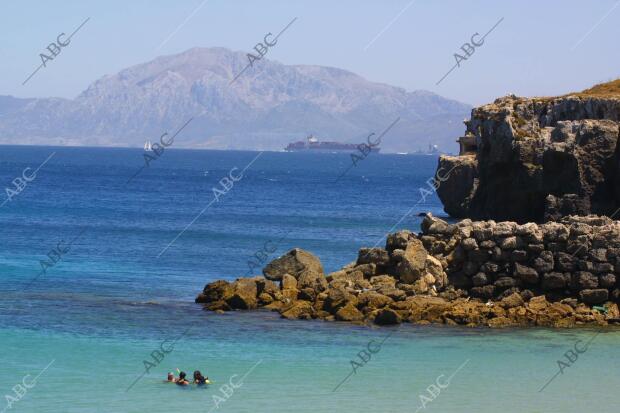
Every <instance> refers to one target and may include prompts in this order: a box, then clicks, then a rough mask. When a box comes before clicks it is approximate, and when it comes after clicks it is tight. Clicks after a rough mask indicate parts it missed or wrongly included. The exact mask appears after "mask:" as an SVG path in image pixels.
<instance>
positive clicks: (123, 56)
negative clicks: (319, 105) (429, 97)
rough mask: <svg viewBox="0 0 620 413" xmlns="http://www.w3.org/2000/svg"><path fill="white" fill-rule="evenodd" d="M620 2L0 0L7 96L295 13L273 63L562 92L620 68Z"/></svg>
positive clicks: (457, 92)
mask: <svg viewBox="0 0 620 413" xmlns="http://www.w3.org/2000/svg"><path fill="white" fill-rule="evenodd" d="M619 6H620V0H590V1H587V2H586V1H583V0H581V1H573V0H538V1H534V0H518V1H517V0H514V1H507V0H488V1H487V0H471V1H466V0H460V1H459V0H444V1H442V0H384V1H370V0H357V1H354V0H298V1H294V0H289V1H285V0H255V1H249V0H151V1H147V0H124V1H118V0H105V1H104V0H101V1H94V0H82V1H76V0H64V1H56V2H51V1H43V0H39V1H35V0H19V1H18V0H3V1H2V2H1V3H0V30H1V31H2V39H3V42H1V43H0V59H1V60H2V76H0V95H12V96H16V97H64V98H74V97H76V96H77V95H78V94H79V93H80V92H82V91H83V90H85V89H86V88H87V87H88V85H89V84H90V83H92V82H93V81H95V80H97V79H99V78H101V77H102V76H105V75H111V74H115V73H116V72H118V71H120V70H121V69H124V68H126V67H129V66H132V65H136V64H139V63H144V62H147V61H150V60H152V59H154V58H155V57H157V56H161V55H170V54H176V53H180V52H182V51H185V50H187V49H190V48H192V47H212V46H220V47H226V48H229V49H232V50H239V51H244V52H248V53H249V52H251V51H252V48H253V47H254V45H256V43H258V42H260V41H261V40H262V39H263V37H264V35H265V34H266V33H268V32H272V33H277V32H279V31H280V30H282V29H283V28H284V27H285V26H286V25H287V24H288V23H289V22H291V21H292V20H293V19H294V18H297V19H296V20H295V21H294V23H293V24H292V25H291V26H290V27H289V28H288V29H287V30H286V31H285V32H284V33H283V34H282V36H281V37H280V39H279V41H278V47H274V48H272V49H271V50H270V51H269V56H268V58H270V59H273V60H277V61H279V62H281V63H284V64H312V65H322V66H332V67H338V68H342V69H346V70H350V71H352V72H354V73H357V74H359V75H361V76H363V77H364V78H366V79H368V80H371V81H375V82H381V83H387V84H390V85H394V86H399V87H402V88H405V89H407V90H409V91H413V90H417V89H425V90H429V91H432V92H435V93H437V94H439V95H442V96H445V97H448V98H451V99H456V100H459V101H461V102H465V103H469V104H472V105H481V104H484V103H488V102H491V101H493V100H494V99H495V98H497V97H499V96H503V95H506V94H509V93H514V94H516V95H519V96H550V95H559V94H565V93H568V92H571V91H579V90H582V89H585V88H587V87H589V86H591V85H593V84H596V83H601V82H605V81H608V80H611V79H614V78H616V77H619V76H620V74H619V73H620V69H619V68H620V53H618V48H617V42H618V38H619V35H620V24H618V22H619V21H620V7H619ZM87 19H88V20H87ZM85 21H86V23H85V24H84V25H83V26H82V27H81V28H80V29H79V30H78V32H77V33H75V34H74V36H73V37H72V38H71V42H70V44H69V45H67V46H66V47H63V48H61V49H60V53H58V55H57V56H55V57H54V58H53V60H49V61H47V62H46V65H45V67H42V68H41V69H40V70H39V71H37V72H36V73H35V75H34V76H32V78H30V79H29V80H28V81H27V82H26V83H25V84H22V83H23V82H24V81H25V80H26V79H27V78H28V77H29V76H30V74H31V73H32V72H33V71H34V70H35V69H36V68H37V67H38V66H39V65H40V64H41V58H40V57H39V55H40V53H46V54H48V55H49V52H47V51H46V47H47V46H48V45H49V44H50V43H52V42H55V41H56V39H57V37H58V35H59V34H61V33H65V36H64V37H62V36H61V38H60V40H63V39H66V37H67V36H68V35H69V34H70V33H72V32H73V31H74V30H76V29H77V28H78V27H79V26H80V25H81V24H82V23H83V22H85ZM491 29H493V30H492V31H491V32H490V33H489V34H488V35H487V36H486V37H485V38H484V42H483V43H482V44H481V45H480V46H477V47H475V48H470V47H467V46H465V50H468V51H469V53H470V54H469V55H467V54H466V53H465V52H464V51H463V50H462V49H461V47H462V46H463V45H464V44H465V43H470V44H471V43H472V36H474V37H473V40H474V41H476V43H478V44H480V43H481V40H480V39H481V37H482V36H484V34H485V33H487V32H488V31H489V30H491ZM475 33H478V35H475ZM457 53H458V54H459V55H460V56H462V57H463V58H462V59H461V58H458V57H455V54H457ZM457 60H459V62H458V65H456V61H457ZM455 65H456V67H454V66H455ZM453 67H454V69H453V70H452V71H451V72H450V73H449V74H448V75H447V76H446V77H445V78H444V79H443V80H441V82H439V84H438V81H439V80H440V79H442V77H443V76H444V75H445V74H446V73H447V72H448V71H449V70H450V69H451V68H453Z"/></svg>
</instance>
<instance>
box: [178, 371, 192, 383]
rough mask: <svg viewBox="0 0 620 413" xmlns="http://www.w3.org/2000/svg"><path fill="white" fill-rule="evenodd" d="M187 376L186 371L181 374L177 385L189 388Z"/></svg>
mask: <svg viewBox="0 0 620 413" xmlns="http://www.w3.org/2000/svg"><path fill="white" fill-rule="evenodd" d="M185 376H186V374H185V372H184V371H182V372H180V373H179V379H178V380H177V381H176V382H175V383H176V384H178V385H179V386H188V385H189V381H187V379H186V378H185Z"/></svg>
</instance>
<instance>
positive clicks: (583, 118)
mask: <svg viewBox="0 0 620 413" xmlns="http://www.w3.org/2000/svg"><path fill="white" fill-rule="evenodd" d="M619 119H620V99H618V98H599V97H584V96H567V97H561V98H535V99H526V98H518V97H515V96H507V97H504V98H500V99H497V100H496V101H495V102H494V103H492V104H489V105H484V106H481V107H479V108H476V109H474V110H473V111H472V115H471V119H470V120H468V121H466V122H465V124H466V133H465V136H464V137H462V138H461V139H460V140H459V142H460V143H461V153H460V155H459V156H456V157H455V156H442V157H441V158H440V160H439V166H438V175H439V171H441V174H442V175H446V171H450V173H449V175H448V176H447V178H446V179H445V180H444V182H442V183H441V185H439V187H438V188H437V193H438V195H439V198H440V199H441V201H442V202H443V204H444V208H445V211H446V212H447V213H448V214H450V215H451V216H453V217H456V218H472V219H494V220H498V221H499V220H502V221H503V220H511V221H517V222H519V223H524V222H530V221H533V222H542V221H548V220H559V219H560V218H561V217H562V216H567V215H572V214H576V215H587V214H591V213H592V214H599V215H608V216H610V215H612V214H613V213H614V212H615V210H616V209H617V208H618V207H620V175H619V174H620V170H619V167H618V150H619V149H618V135H619Z"/></svg>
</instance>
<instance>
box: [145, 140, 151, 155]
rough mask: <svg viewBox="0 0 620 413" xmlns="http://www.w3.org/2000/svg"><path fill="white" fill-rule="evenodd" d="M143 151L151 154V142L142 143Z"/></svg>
mask: <svg viewBox="0 0 620 413" xmlns="http://www.w3.org/2000/svg"><path fill="white" fill-rule="evenodd" d="M144 150H145V151H147V152H151V151H152V150H153V144H152V143H151V141H149V140H147V141H146V142H144Z"/></svg>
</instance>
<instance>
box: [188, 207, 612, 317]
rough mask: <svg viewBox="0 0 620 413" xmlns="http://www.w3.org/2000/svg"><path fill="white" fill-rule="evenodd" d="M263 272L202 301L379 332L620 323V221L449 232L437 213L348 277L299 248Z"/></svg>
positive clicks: (568, 220) (453, 228) (369, 251)
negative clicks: (407, 326)
mask: <svg viewBox="0 0 620 413" xmlns="http://www.w3.org/2000/svg"><path fill="white" fill-rule="evenodd" d="M263 272H264V274H265V277H267V278H265V277H261V276H257V277H253V278H240V279H237V280H236V281H234V282H227V281H215V282H213V283H210V284H207V285H206V286H205V288H204V291H203V292H202V293H201V294H200V295H199V296H198V297H197V298H196V302H198V303H203V304H204V306H205V309H207V310H215V311H229V310H247V309H254V308H265V309H270V310H274V311H278V312H279V313H280V314H281V315H282V317H284V318H288V319H323V320H337V321H346V322H355V323H367V322H373V323H376V324H379V325H385V324H396V323H400V322H412V323H422V324H424V323H444V324H450V325H466V326H490V327H505V326H546V327H573V326H577V325H585V324H597V325H605V324H608V323H616V322H620V312H619V311H618V306H617V303H618V301H620V222H618V221H612V220H611V219H609V218H606V217H598V216H587V217H579V216H571V217H565V218H563V219H562V220H561V221H560V222H549V223H546V224H542V225H537V224H534V223H529V224H524V225H519V224H517V223H515V222H495V221H481V222H474V221H471V220H470V219H466V220H463V221H460V222H458V223H456V224H448V223H447V222H445V221H442V220H440V219H437V218H435V217H433V216H431V215H430V214H428V215H427V216H426V217H425V219H424V221H423V222H422V232H421V233H420V234H415V233H412V232H410V231H399V232H396V233H394V234H390V235H389V236H388V237H387V241H386V246H385V248H362V249H360V251H359V254H358V257H357V260H356V261H355V262H354V263H351V264H349V265H347V266H345V267H343V268H342V269H341V270H339V271H336V272H333V273H330V274H327V275H324V274H323V267H322V265H321V263H320V260H319V259H318V258H317V257H315V256H314V255H312V254H310V253H308V252H306V251H303V250H300V249H294V250H291V251H290V252H288V253H287V254H285V255H284V256H282V257H280V258H277V259H276V260H274V261H272V262H271V263H270V264H268V265H267V267H266V268H265V270H264V271H263ZM269 278H271V279H269Z"/></svg>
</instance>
